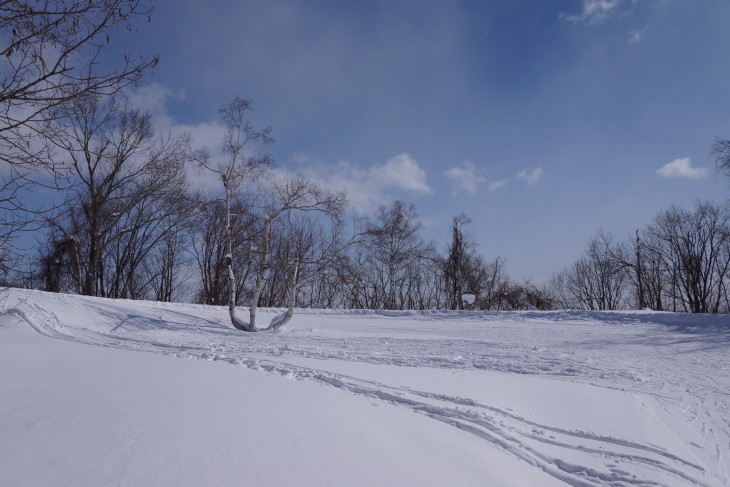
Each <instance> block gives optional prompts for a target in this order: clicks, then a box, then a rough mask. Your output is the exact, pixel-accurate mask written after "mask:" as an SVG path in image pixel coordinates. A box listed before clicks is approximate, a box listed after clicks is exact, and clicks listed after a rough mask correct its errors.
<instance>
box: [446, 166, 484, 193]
mask: <svg viewBox="0 0 730 487" xmlns="http://www.w3.org/2000/svg"><path fill="white" fill-rule="evenodd" d="M444 176H445V177H446V178H447V179H450V180H451V182H452V183H453V185H454V194H458V193H459V192H460V191H466V192H467V193H476V191H477V189H479V185H481V184H485V183H486V182H487V178H486V177H485V176H484V175H483V174H481V171H480V170H479V168H477V167H476V165H474V163H473V162H472V161H470V160H465V161H464V162H463V163H462V164H461V166H459V167H451V168H449V169H447V170H446V171H444Z"/></svg>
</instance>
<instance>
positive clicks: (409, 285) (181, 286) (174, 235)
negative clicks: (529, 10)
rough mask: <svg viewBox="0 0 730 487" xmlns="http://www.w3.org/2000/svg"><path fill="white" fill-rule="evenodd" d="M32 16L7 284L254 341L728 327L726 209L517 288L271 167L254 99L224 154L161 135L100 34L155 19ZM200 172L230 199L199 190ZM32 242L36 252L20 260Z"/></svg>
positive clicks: (14, 19)
mask: <svg viewBox="0 0 730 487" xmlns="http://www.w3.org/2000/svg"><path fill="white" fill-rule="evenodd" d="M38 4H44V2H36V3H34V4H33V5H34V6H35V7H37V5H38ZM35 7H33V6H31V5H30V3H29V2H5V3H3V6H2V7H0V14H1V15H2V16H3V19H5V21H4V23H3V24H2V26H1V27H0V33H1V38H2V42H3V49H4V50H3V53H2V54H3V56H4V58H5V59H6V62H5V65H4V66H5V68H4V72H3V76H4V82H3V83H2V90H0V103H2V104H3V110H0V114H1V115H0V154H2V160H0V162H2V164H3V165H4V168H5V170H4V171H3V172H2V174H3V176H2V177H3V179H2V181H0V210H1V211H0V215H1V218H0V270H2V272H3V278H4V285H6V286H20V287H30V288H37V289H43V290H47V291H52V292H66V293H77V294H84V295H89V296H100V297H110V298H128V299H152V300H160V301H173V300H192V301H195V302H198V303H205V304H211V305H221V306H227V307H228V310H229V313H230V317H231V322H232V325H233V326H235V327H236V328H239V329H241V330H246V331H255V330H256V329H257V323H256V308H257V307H258V306H266V307H281V308H285V309H286V311H285V312H284V313H283V314H281V315H280V316H277V317H276V318H275V319H274V320H273V321H272V322H271V323H269V324H268V326H269V327H271V328H274V329H275V328H277V327H279V326H282V325H283V324H285V323H286V322H287V321H288V320H289V319H291V317H292V315H293V312H294V309H295V307H297V306H298V307H315V308H334V307H338V308H360V309H362V308H366V309H387V310H403V309H462V308H465V307H468V308H469V309H478V310H512V309H559V308H572V309H585V310H615V309H644V308H649V309H653V310H665V311H681V312H692V313H726V312H728V311H730V293H729V288H730V209H729V208H728V206H727V205H721V204H718V203H714V202H709V201H698V202H697V203H696V204H695V205H694V207H692V208H689V209H687V208H680V207H676V206H672V207H670V208H668V209H665V210H662V211H660V212H659V213H658V214H657V215H656V216H655V217H654V218H653V219H652V220H651V221H650V222H647V225H646V226H645V227H644V228H642V229H637V230H636V232H635V233H633V234H631V235H628V236H626V237H625V238H617V237H616V236H612V235H609V234H607V233H605V232H603V231H598V233H597V234H596V235H595V236H594V237H593V238H592V239H591V240H590V241H589V242H588V243H587V245H586V249H585V252H584V254H583V255H582V256H580V257H579V258H578V259H577V260H576V261H575V263H573V264H572V265H570V266H568V267H567V268H565V269H564V270H562V271H560V272H558V273H556V274H555V275H554V276H552V278H550V279H549V280H548V281H547V282H545V283H544V284H541V285H535V284H533V283H532V282H531V281H529V280H528V281H518V280H515V279H513V278H511V277H510V276H509V274H508V272H507V262H506V260H505V258H504V257H503V256H492V257H491V258H487V257H485V256H483V255H482V254H480V252H479V245H478V242H476V241H475V240H474V238H473V237H472V236H471V235H470V232H469V228H470V225H471V220H470V219H469V217H468V216H467V215H464V214H461V215H456V216H454V217H453V220H452V222H451V225H450V227H449V229H448V232H447V233H445V234H444V235H443V241H442V242H441V243H438V242H433V241H428V240H426V239H425V238H424V235H423V226H422V223H421V220H420V218H419V215H418V210H417V208H416V207H415V205H413V204H412V203H409V202H406V201H402V200H395V201H393V202H391V203H389V204H385V205H382V206H380V207H378V208H376V209H374V210H373V211H371V212H370V213H369V214H356V213H355V212H354V211H353V209H352V208H350V207H349V205H348V202H347V195H346V194H344V193H342V192H338V191H332V190H330V189H329V188H326V187H323V186H322V185H321V184H319V183H317V182H316V181H313V180H310V179H307V178H304V177H303V176H301V175H296V174H288V173H286V171H283V170H275V168H274V161H273V159H272V158H271V157H270V156H269V155H268V154H267V153H266V152H265V150H264V149H265V147H266V146H267V145H268V144H271V143H273V142H274V140H273V137H272V129H271V128H269V127H266V128H256V127H254V126H253V125H252V123H251V122H250V121H249V114H250V112H251V110H252V109H253V107H252V103H251V101H250V100H246V99H242V98H238V97H236V98H234V99H233V100H232V101H231V102H230V103H229V104H227V105H225V106H224V107H222V108H221V109H220V115H221V119H222V122H223V124H224V126H225V128H226V131H225V135H224V137H223V140H221V141H220V143H219V144H218V145H217V146H216V147H215V148H212V149H202V150H193V149H192V148H191V141H190V137H189V136H188V135H185V134H182V135H179V134H178V135H173V134H171V133H166V132H165V131H163V130H160V129H159V128H158V127H156V126H155V123H154V120H153V118H152V116H151V115H150V114H149V113H147V112H145V111H143V110H140V109H138V108H135V107H132V106H131V105H130V103H129V102H128V100H127V95H128V88H129V87H130V86H132V85H134V84H135V83H137V82H138V81H139V80H140V79H141V78H142V77H143V76H144V74H145V73H146V72H147V71H149V70H150V69H152V68H153V67H154V65H155V64H156V62H157V60H156V59H154V58H153V59H137V58H134V57H130V56H126V57H124V58H123V59H122V60H120V63H119V64H118V65H117V66H116V67H113V68H111V69H109V70H106V71H101V70H100V69H99V63H98V62H97V57H98V56H99V55H100V53H101V52H103V50H104V49H105V47H106V45H107V43H108V42H109V41H108V36H107V35H106V33H107V32H108V31H110V30H113V29H117V28H119V27H120V26H125V25H128V24H129V23H130V22H131V21H132V19H134V18H136V17H143V18H144V17H146V16H147V14H148V13H149V8H148V7H146V6H144V4H143V3H141V2H139V1H122V0H116V1H114V0H90V1H83V2H81V1H68V2H45V7H46V8H43V9H39V8H35ZM49 46H52V47H53V49H49ZM50 52H52V53H53V54H52V55H51V54H49V53H50ZM712 154H713V156H714V157H715V160H716V162H717V169H718V172H719V173H726V174H728V175H730V141H728V140H724V139H717V140H716V141H715V143H714V144H713V146H712ZM194 170H197V171H202V172H203V173H207V174H210V175H212V176H214V177H215V178H216V180H217V182H218V184H219V188H218V189H217V190H215V189H214V190H208V191H202V190H200V189H195V188H193V186H192V184H191V178H190V176H191V174H190V173H191V171H194ZM41 186H42V187H43V188H44V191H47V192H52V193H53V194H54V195H55V197H54V198H52V199H51V200H52V201H55V202H56V203H54V204H53V205H51V206H50V207H44V206H43V205H38V206H33V205H31V204H29V201H31V200H30V199H28V198H27V195H28V192H29V191H30V190H33V189H37V188H39V187H41ZM29 232H32V235H33V236H34V238H35V240H36V241H37V242H38V245H37V248H36V251H35V253H30V252H21V250H20V249H19V248H18V247H17V245H16V241H17V240H18V238H20V237H21V236H23V235H25V234H27V233H29ZM444 242H446V243H445V244H444ZM465 293H471V294H474V295H475V296H476V299H475V302H474V303H473V304H469V305H466V304H464V303H463V302H462V295H463V294H465ZM239 306H246V307H247V308H248V320H246V319H243V318H242V317H240V316H237V315H236V309H237V307H239Z"/></svg>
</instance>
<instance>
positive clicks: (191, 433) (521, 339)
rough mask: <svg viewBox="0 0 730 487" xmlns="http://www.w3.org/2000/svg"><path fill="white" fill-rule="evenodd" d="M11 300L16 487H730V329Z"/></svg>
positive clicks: (676, 323) (532, 316) (617, 316)
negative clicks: (237, 319) (257, 317)
mask: <svg viewBox="0 0 730 487" xmlns="http://www.w3.org/2000/svg"><path fill="white" fill-rule="evenodd" d="M3 298H4V300H5V309H6V310H7V311H6V312H5V313H4V314H3V315H2V316H0V438H2V439H3V440H2V441H0V485H13V486H43V485H74V486H77V485H120V486H128V485H161V486H165V485H170V486H172V485H175V486H178V485H179V486H185V485H191V486H192V485H221V486H223V485H241V484H243V483H246V484H248V485H273V486H276V485H305V486H309V485H311V486H322V485H352V486H365V485H367V486H372V485H386V486H387V485H393V486H395V485H397V486H430V485H434V486H436V485H438V486H444V485H459V486H470V485H474V486H476V485H479V486H484V485H495V486H553V485H555V486H557V485H563V486H564V485H570V486H599V485H606V486H634V485H644V486H646V485H661V486H698V485H699V486H709V487H714V486H725V487H727V486H730V477H729V471H730V426H729V425H728V424H729V423H730V412H729V410H728V405H730V354H729V353H728V352H730V318H728V317H727V316H708V315H701V316H695V315H686V314H673V313H656V312H651V311H636V312H602V313H599V312H572V311H564V312H538V311H525V312H499V313H498V312H443V311H431V312H395V311H350V310H297V312H296V314H295V315H294V318H293V320H292V321H291V322H290V323H289V324H288V325H287V326H286V327H285V328H284V329H283V330H282V331H280V332H277V333H269V332H260V333H255V334H251V333H242V332H239V331H236V330H234V329H232V327H231V326H230V324H229V321H228V313H227V310H226V309H225V308H223V307H212V306H202V305H189V304H169V303H153V302H140V301H120V300H105V299H98V298H88V297H78V296H69V295H60V294H48V293H42V292H37V291H23V290H8V291H6V292H4V293H3ZM239 312H244V310H239ZM281 312H282V310H278V309H262V310H260V314H261V315H263V316H262V318H263V320H264V321H266V318H267V317H268V318H269V319H270V318H271V317H273V316H276V315H278V314H280V313H281Z"/></svg>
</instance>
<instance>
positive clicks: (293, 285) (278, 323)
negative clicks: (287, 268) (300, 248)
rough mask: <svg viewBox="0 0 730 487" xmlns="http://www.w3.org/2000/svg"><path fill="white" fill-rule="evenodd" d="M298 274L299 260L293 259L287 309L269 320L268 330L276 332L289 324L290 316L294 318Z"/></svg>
mask: <svg viewBox="0 0 730 487" xmlns="http://www.w3.org/2000/svg"><path fill="white" fill-rule="evenodd" d="M298 273H299V259H294V269H293V270H292V273H291V281H290V282H289V308H288V309H287V310H286V313H284V314H282V315H279V316H277V317H276V318H274V319H273V320H271V324H269V328H268V329H271V330H274V331H276V330H278V329H279V328H281V327H282V326H284V325H286V324H287V323H289V320H291V318H292V316H294V306H296V304H297V288H298V287H299V286H298V283H297V274H298Z"/></svg>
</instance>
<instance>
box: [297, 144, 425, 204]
mask: <svg viewBox="0 0 730 487" xmlns="http://www.w3.org/2000/svg"><path fill="white" fill-rule="evenodd" d="M294 161H295V162H296V163H297V164H298V165H299V166H300V170H301V172H302V173H303V174H304V175H305V176H307V177H309V178H312V179H314V180H315V181H318V182H320V183H322V184H323V185H325V186H327V187H328V188H331V189H338V190H344V191H346V192H347V196H348V199H349V200H350V203H352V205H353V206H355V207H356V208H357V209H359V210H362V211H367V210H371V209H373V208H375V207H376V206H378V205H379V204H382V203H383V202H384V201H386V200H389V199H392V198H393V197H394V193H402V192H407V193H415V194H422V195H424V194H425V195H428V194H431V193H432V190H431V187H430V186H429V185H428V178H427V175H426V171H424V170H423V168H421V166H420V164H419V163H418V161H416V160H415V159H413V158H412V157H411V156H410V155H409V154H407V153H402V154H398V155H396V156H394V157H392V158H390V159H388V160H387V161H386V162H384V163H382V164H373V165H370V166H367V167H363V166H361V165H360V164H358V163H356V162H350V161H339V162H337V163H336V164H327V163H325V162H322V161H316V160H314V159H312V158H311V157H309V156H307V155H303V154H297V155H296V156H295V157H294Z"/></svg>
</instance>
